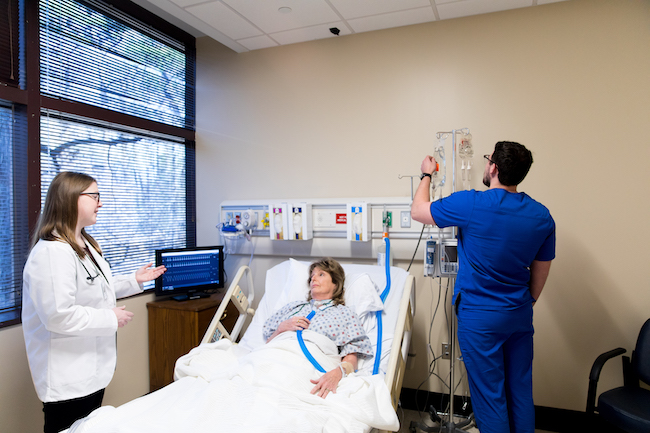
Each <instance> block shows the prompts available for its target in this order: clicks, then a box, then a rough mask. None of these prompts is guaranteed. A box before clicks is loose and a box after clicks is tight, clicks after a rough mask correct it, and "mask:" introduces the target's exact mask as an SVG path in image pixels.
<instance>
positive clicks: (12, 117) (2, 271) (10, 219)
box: [0, 101, 29, 324]
mask: <svg viewBox="0 0 650 433" xmlns="http://www.w3.org/2000/svg"><path fill="white" fill-rule="evenodd" d="M26 137H27V131H26V126H25V116H24V114H23V113H21V112H20V110H18V109H17V107H16V106H15V105H14V104H10V103H4V102H2V101H0V227H2V230H1V231H0V323H7V324H13V323H17V322H18V320H19V318H20V306H21V304H22V299H21V288H22V270H23V265H24V264H25V258H26V257H27V251H28V248H29V240H28V238H29V228H28V224H27V218H25V215H26V214H27V177H26V172H27V170H26V169H27V156H26V152H25V148H26V146H25V145H26V143H27V140H26Z"/></svg>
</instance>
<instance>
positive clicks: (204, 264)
mask: <svg viewBox="0 0 650 433" xmlns="http://www.w3.org/2000/svg"><path fill="white" fill-rule="evenodd" d="M160 259H161V264H162V265H164V266H165V267H166V268H167V272H165V273H164V274H163V275H162V290H163V291H169V290H174V289H180V288H188V287H194V286H205V285H210V284H215V285H216V284H219V251H192V252H187V251H186V252H177V253H173V252H171V253H164V254H163V255H162V256H161V258H160Z"/></svg>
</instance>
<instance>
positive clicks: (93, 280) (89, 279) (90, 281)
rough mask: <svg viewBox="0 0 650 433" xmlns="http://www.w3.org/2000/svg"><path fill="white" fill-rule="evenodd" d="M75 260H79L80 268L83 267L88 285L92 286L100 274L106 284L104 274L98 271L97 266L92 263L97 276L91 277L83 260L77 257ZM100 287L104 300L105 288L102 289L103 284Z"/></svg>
mask: <svg viewBox="0 0 650 433" xmlns="http://www.w3.org/2000/svg"><path fill="white" fill-rule="evenodd" d="M89 254H90V253H89ZM77 259H79V263H81V266H83V268H84V270H85V271H86V274H88V276H87V277H86V280H87V281H88V284H93V283H94V282H95V279H96V278H99V275H100V274H101V275H102V276H103V277H104V280H105V281H106V284H108V280H107V279H106V276H105V275H104V273H103V272H102V271H101V270H100V269H97V265H95V263H94V262H93V266H94V267H95V271H96V272H97V275H95V276H94V277H93V276H92V275H90V272H89V271H88V268H87V267H86V265H84V262H83V260H81V257H79V256H77ZM91 261H92V259H91ZM101 286H102V292H103V294H104V298H106V288H105V287H104V284H103V283H102V284H101Z"/></svg>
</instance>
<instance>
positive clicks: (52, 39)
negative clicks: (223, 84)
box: [40, 0, 194, 129]
mask: <svg viewBox="0 0 650 433" xmlns="http://www.w3.org/2000/svg"><path fill="white" fill-rule="evenodd" d="M84 3H85V4H84ZM84 3H80V2H77V1H74V0H40V28H41V68H40V69H41V93H42V94H44V95H51V96H56V97H60V98H63V99H68V100H71V101H78V102H83V103H86V104H91V105H95V106H98V107H102V108H106V109H109V110H114V111H119V112H121V113H125V114H130V115H134V116H138V117H142V118H145V119H150V120H155V121H157V122H162V123H166V124H168V125H173V126H178V127H186V126H190V127H191V128H192V129H193V125H194V119H193V116H190V117H187V114H191V111H192V110H187V109H186V106H187V105H188V104H187V102H186V87H187V82H186V47H185V46H184V44H182V43H180V42H177V41H175V40H174V39H172V38H170V37H167V36H166V35H164V34H162V33H160V32H157V31H154V30H152V29H150V28H149V27H148V26H146V25H144V24H142V23H139V22H137V21H135V20H133V19H132V18H130V17H128V16H125V15H124V14H122V13H117V12H115V10H114V9H112V8H109V7H108V5H106V4H104V3H103V2H99V1H87V2H84ZM107 14H110V15H107ZM120 20H122V21H123V22H121V21H120ZM126 22H128V23H129V25H127V24H126ZM192 99H193V98H190V101H189V102H190V103H191V104H193V100H192Z"/></svg>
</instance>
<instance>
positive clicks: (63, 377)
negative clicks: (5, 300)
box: [22, 172, 165, 433]
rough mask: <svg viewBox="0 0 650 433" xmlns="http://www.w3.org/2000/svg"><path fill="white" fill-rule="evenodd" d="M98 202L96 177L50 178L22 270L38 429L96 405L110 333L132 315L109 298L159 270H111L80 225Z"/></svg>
mask: <svg viewBox="0 0 650 433" xmlns="http://www.w3.org/2000/svg"><path fill="white" fill-rule="evenodd" d="M101 207H102V202H101V200H100V197H99V190H98V188H97V182H95V180H94V179H93V178H92V177H90V176H88V175H85V174H82V173H73V172H63V173H60V174H58V175H57V176H56V177H55V178H54V180H53V181H52V183H51V185H50V188H49V190H48V193H47V197H46V199H45V205H44V207H43V212H42V213H41V216H40V218H39V221H38V225H37V227H36V230H35V232H34V236H33V240H32V249H31V252H30V254H29V257H28V259H27V263H26V264H25V269H24V271H23V310H22V321H23V333H24V336H25V344H26V347H27V358H28V360H29V368H30V370H31V373H32V379H33V381H34V386H35V387H36V393H37V394H38V397H39V398H40V399H41V401H43V411H44V412H45V432H46V433H49V432H59V431H60V430H63V429H66V428H68V427H70V425H71V424H72V423H73V422H74V421H75V420H77V419H79V418H81V417H84V416H86V415H88V414H89V413H90V412H91V411H93V410H94V409H96V408H98V407H99V406H101V403H102V398H103V395H104V389H105V388H106V386H107V385H108V383H109V382H110V381H111V379H112V377H113V373H114V371H115V364H116V358H117V356H116V332H117V329H118V327H122V326H124V325H126V324H127V323H128V322H129V321H130V320H131V319H132V317H133V313H131V312H129V311H126V310H125V309H124V307H116V296H117V297H124V296H129V295H133V294H136V293H139V292H141V291H142V283H143V282H145V281H149V280H153V279H155V278H157V277H158V276H160V275H161V274H162V273H163V272H164V271H165V268H164V267H163V266H160V267H158V268H151V265H152V264H151V263H149V264H147V265H145V266H143V267H142V268H140V269H138V270H137V271H136V272H135V273H133V274H131V275H129V276H122V277H120V276H113V275H112V274H111V269H110V267H109V265H108V263H107V262H106V260H104V258H103V257H102V252H101V248H100V247H99V245H98V244H97V242H96V241H95V239H93V238H92V236H90V235H89V234H88V233H86V230H85V227H87V226H90V225H93V224H95V223H96V222H97V211H98V210H99V208H101Z"/></svg>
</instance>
